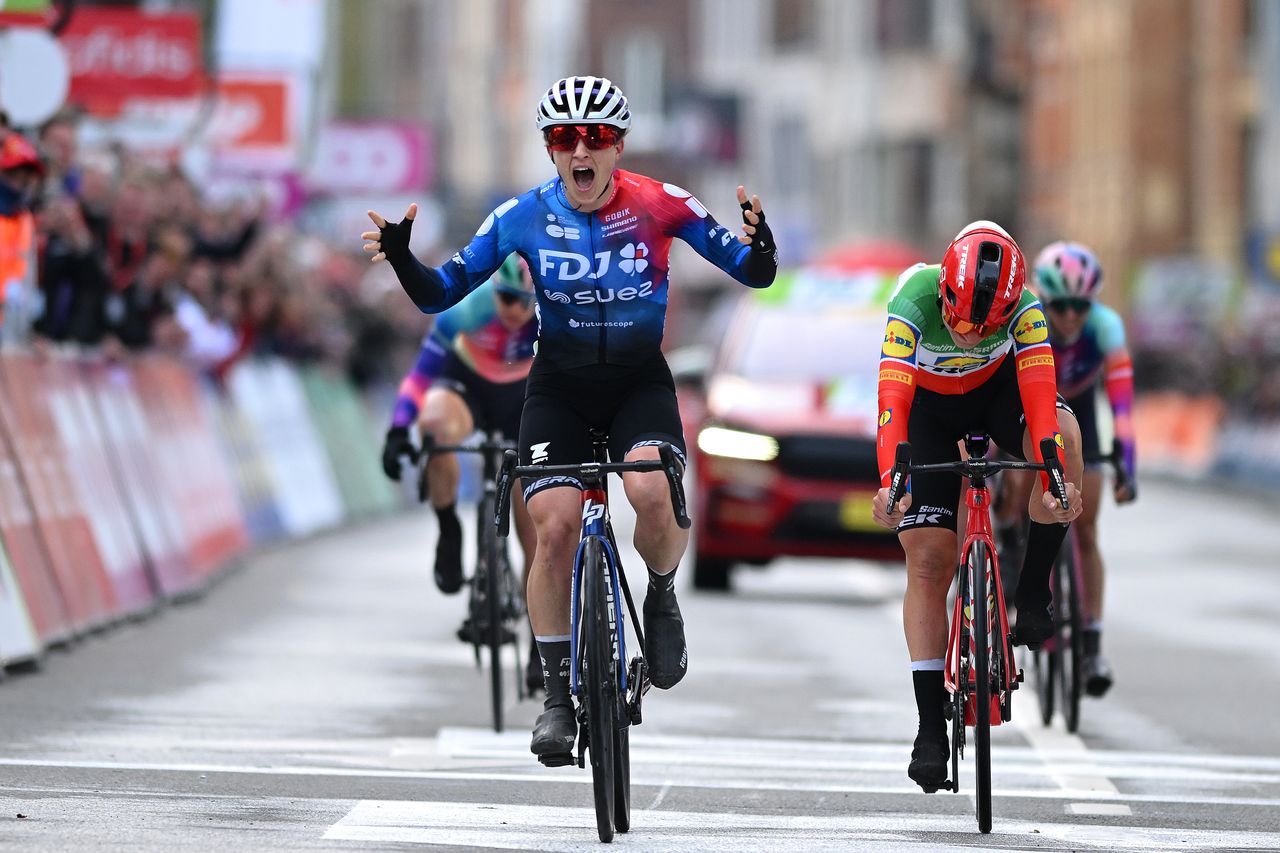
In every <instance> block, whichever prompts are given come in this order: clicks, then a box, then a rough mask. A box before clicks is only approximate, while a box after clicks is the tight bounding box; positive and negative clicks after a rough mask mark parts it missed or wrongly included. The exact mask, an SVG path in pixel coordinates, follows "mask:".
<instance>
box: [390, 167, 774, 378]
mask: <svg viewBox="0 0 1280 853" xmlns="http://www.w3.org/2000/svg"><path fill="white" fill-rule="evenodd" d="M613 178H614V180H613V195H612V196H611V197H610V199H609V201H608V202H607V203H606V204H605V205H604V206H603V207H601V208H600V209H599V210H596V211H593V212H591V213H583V212H580V211H577V210H574V209H573V207H572V206H570V204H569V202H568V200H567V199H566V197H565V193H564V185H563V183H562V181H561V180H560V179H559V178H556V179H555V180H552V181H548V182H547V183H545V184H543V185H541V186H539V187H536V188H534V189H532V190H529V191H528V192H526V193H524V194H523V195H521V196H518V197H516V198H513V199H511V200H509V201H507V202H505V203H503V204H501V205H499V206H498V207H497V209H495V210H494V211H493V212H492V213H491V214H489V216H488V218H487V219H485V221H484V223H483V224H482V225H481V226H480V230H479V231H477V232H476V235H475V237H474V238H473V239H472V241H471V243H470V244H469V245H468V246H467V247H466V248H465V249H463V250H462V251H461V252H459V253H458V254H456V255H454V256H453V258H452V259H450V260H449V261H447V262H446V263H445V264H443V265H442V266H440V267H438V268H436V269H435V270H434V272H435V273H436V274H437V275H438V276H439V277H440V278H442V279H443V281H444V297H443V299H441V300H440V302H439V304H437V305H423V304H421V303H419V307H420V308H421V309H422V310H424V311H428V312H435V311H442V310H444V309H446V308H448V307H449V306H451V305H454V304H455V303H457V302H458V301H459V300H461V299H462V298H463V297H464V296H466V294H467V293H469V292H470V291H472V290H473V289H475V288H476V287H478V286H480V285H481V284H483V283H484V282H485V281H487V280H488V278H489V276H490V275H492V274H493V272H494V270H496V269H497V268H498V266H499V265H500V264H501V263H502V261H503V260H504V259H505V258H506V257H507V256H508V255H509V254H511V253H512V252H515V253H517V254H519V255H520V256H521V257H522V258H524V259H525V261H526V262H527V263H528V265H529V270H530V271H531V273H532V275H533V282H534V290H535V293H536V294H537V301H538V317H539V322H540V324H541V328H540V332H539V338H538V359H539V361H540V362H543V361H545V362H548V363H549V364H551V365H553V366H555V367H557V368H561V369H564V368H577V367H585V366H588V365H596V364H612V365H640V364H644V363H646V362H648V361H650V360H651V359H653V358H655V357H656V356H657V355H658V354H659V352H660V350H661V345H662V337H663V331H664V328H665V325H666V311H667V286H668V281H667V273H668V253H669V252H670V250H671V240H672V238H674V237H678V238H680V239H681V240H683V241H685V242H686V243H688V244H689V245H690V246H691V247H693V250H694V251H696V252H697V253H698V254H700V255H702V257H704V258H706V259H707V260H708V261H710V262H711V263H713V264H715V265H716V266H717V267H719V268H720V269H722V270H724V271H725V272H726V273H728V274H729V275H731V276H733V277H734V278H735V279H737V280H738V281H740V282H742V283H743V284H746V285H748V286H751V287H766V286H768V284H769V282H770V281H772V274H770V275H769V277H768V281H764V280H753V279H752V277H751V276H750V275H749V274H748V273H747V271H746V270H745V269H744V266H745V264H746V261H747V258H748V256H749V255H750V254H751V251H752V250H751V247H749V246H746V245H743V244H742V243H739V242H738V240H737V237H736V235H735V234H734V233H733V232H731V231H730V230H729V229H727V228H725V227H724V226H722V225H720V224H719V223H718V222H716V220H715V219H714V218H713V217H712V216H711V214H710V213H709V212H708V211H707V209H706V208H705V207H703V206H702V204H701V203H700V202H699V201H698V200H697V199H696V198H694V197H693V196H692V195H690V194H689V193H688V192H686V191H685V190H682V189H680V188H679V187H677V186H675V185H673V184H664V183H661V182H659V181H656V180H653V179H652V178H647V177H644V176H643V175H637V174H634V173H631V172H626V171H623V170H621V169H618V170H616V171H615V172H614V174H613ZM397 273H400V269H397ZM402 280H403V278H402Z"/></svg>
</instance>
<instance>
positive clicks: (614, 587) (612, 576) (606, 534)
mask: <svg viewBox="0 0 1280 853" xmlns="http://www.w3.org/2000/svg"><path fill="white" fill-rule="evenodd" d="M593 538H594V539H599V540H600V544H601V545H602V546H603V548H604V554H605V562H606V563H607V564H608V566H609V585H608V590H609V593H608V600H609V604H610V608H609V610H610V618H611V619H612V625H611V626H610V628H611V633H612V635H613V638H614V648H613V659H614V661H616V662H617V663H618V674H619V684H618V687H619V689H620V690H621V691H622V693H623V695H626V692H627V669H628V667H627V666H626V665H624V662H625V661H626V660H627V638H626V632H625V631H623V630H622V626H623V625H624V624H625V623H624V621H623V613H622V596H621V595H620V594H619V593H620V592H621V582H620V580H619V577H618V564H619V561H618V553H617V550H616V549H615V548H614V544H613V537H612V535H611V531H610V530H609V496H608V493H607V490H606V489H605V488H604V485H603V483H602V484H600V485H599V486H598V487H592V488H589V489H584V490H583V492H582V536H581V538H580V539H579V541H578V551H577V553H576V554H575V555H574V557H573V578H572V583H571V585H570V593H569V595H570V598H569V600H570V601H572V602H573V608H572V609H571V610H570V614H569V615H570V624H569V689H570V690H571V691H572V692H573V694H574V695H575V696H579V697H580V696H581V695H582V683H581V678H580V675H581V673H579V672H578V659H579V643H580V636H581V632H580V631H579V626H580V623H581V619H582V609H583V608H582V606H581V603H580V602H581V599H580V595H581V592H582V588H583V587H582V566H583V560H582V556H583V553H584V552H585V551H586V549H587V542H588V540H590V539H593Z"/></svg>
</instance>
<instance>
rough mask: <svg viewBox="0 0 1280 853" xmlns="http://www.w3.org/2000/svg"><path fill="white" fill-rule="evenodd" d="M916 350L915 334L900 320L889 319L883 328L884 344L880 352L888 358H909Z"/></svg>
mask: <svg viewBox="0 0 1280 853" xmlns="http://www.w3.org/2000/svg"><path fill="white" fill-rule="evenodd" d="M915 351H916V335H915V332H913V331H911V327H910V326H908V325H907V324H906V323H904V322H902V321H901V320H890V321H889V325H888V326H887V327H885V330H884V346H882V347H881V348H880V352H882V353H883V354H885V355H887V356H888V357H889V358H910V357H911V354H912V353H914V352H915Z"/></svg>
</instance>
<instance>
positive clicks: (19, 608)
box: [0, 547, 40, 666]
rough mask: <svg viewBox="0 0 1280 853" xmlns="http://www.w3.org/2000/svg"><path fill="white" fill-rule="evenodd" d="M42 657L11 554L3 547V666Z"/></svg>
mask: <svg viewBox="0 0 1280 853" xmlns="http://www.w3.org/2000/svg"><path fill="white" fill-rule="evenodd" d="M38 657H40V641H39V640H38V639H37V638H36V632H35V627H34V626H33V625H32V624H31V618H30V617H29V616H28V615H27V606H26V603H25V602H24V601H23V599H22V590H21V589H20V588H19V587H18V583H17V581H16V580H15V579H14V576H13V569H12V567H11V566H10V564H9V555H8V554H6V553H5V551H4V548H3V547H0V666H8V665H9V664H11V663H19V662H22V661H29V660H35V659H36V658H38Z"/></svg>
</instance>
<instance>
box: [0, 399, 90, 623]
mask: <svg viewBox="0 0 1280 853" xmlns="http://www.w3.org/2000/svg"><path fill="white" fill-rule="evenodd" d="M11 423H12V410H11V409H10V408H9V407H8V404H7V403H6V402H5V399H4V394H3V393H2V392H0V539H3V540H4V546H5V550H6V551H7V552H8V556H9V561H10V564H11V565H12V567H13V574H14V576H15V578H16V580H17V584H18V587H19V589H20V590H21V592H22V598H23V601H24V602H26V609H27V613H28V615H29V616H30V618H31V624H32V626H33V627H34V628H35V633H36V636H37V637H38V638H39V639H40V641H41V642H43V643H44V644H45V645H54V644H57V643H61V642H64V641H66V640H68V639H70V638H71V636H72V634H73V633H74V631H73V626H72V622H71V617H70V615H69V613H68V612H67V607H66V604H65V603H64V601H63V595H62V591H61V590H60V589H59V588H58V577H57V575H56V574H55V573H54V570H53V566H52V564H51V563H50V560H49V557H48V552H47V551H46V550H45V545H44V541H43V540H42V539H41V536H40V529H39V527H38V525H37V523H36V517H35V512H34V510H33V509H32V504H31V498H30V495H28V493H27V485H26V481H25V479H24V477H23V473H22V470H21V468H20V467H19V466H18V464H17V462H16V461H15V455H14V449H13V440H12V438H11V434H10V429H11V427H10V424H11Z"/></svg>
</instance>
